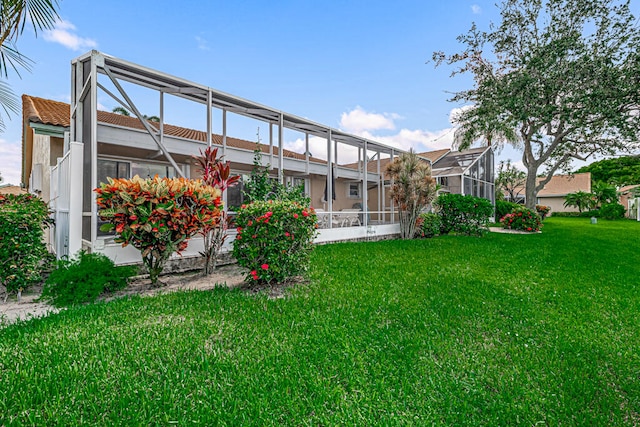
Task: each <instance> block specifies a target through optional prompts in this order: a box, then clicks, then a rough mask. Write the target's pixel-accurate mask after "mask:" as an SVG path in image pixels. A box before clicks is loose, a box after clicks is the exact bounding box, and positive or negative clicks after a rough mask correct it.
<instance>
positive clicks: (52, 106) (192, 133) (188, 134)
mask: <svg viewBox="0 0 640 427" xmlns="http://www.w3.org/2000/svg"><path fill="white" fill-rule="evenodd" d="M22 108H23V116H24V117H25V118H27V119H28V120H29V121H31V122H36V123H43V124H48V125H55V126H63V127H69V126H70V119H69V116H70V111H71V110H70V107H69V104H66V103H64V102H59V101H53V100H50V99H43V98H38V97H35V96H30V95H22ZM98 122H100V123H106V124H110V125H114V126H122V127H126V128H129V129H139V130H145V128H144V126H143V125H142V123H140V120H138V118H137V117H131V116H124V115H122V114H116V113H110V112H107V111H98ZM149 124H150V125H151V126H153V127H154V128H156V129H159V127H160V124H159V123H156V122H149ZM164 133H165V135H168V136H173V137H176V138H184V139H189V140H193V141H200V142H207V133H206V132H204V131H199V130H195V129H189V128H184V127H180V126H174V125H171V124H167V123H165V124H164ZM212 142H213V143H214V144H217V145H222V135H219V134H215V133H214V134H212ZM227 145H228V146H230V147H235V148H241V149H245V150H254V149H255V148H256V143H255V142H252V141H247V140H244V139H238V138H233V137H230V136H227ZM260 148H261V150H262V152H263V153H269V145H266V144H260ZM273 154H274V155H275V156H277V155H278V147H275V146H274V147H273ZM282 155H283V156H284V157H288V158H292V159H298V160H305V156H304V154H300V153H296V152H294V151H291V150H287V149H284V150H282ZM309 160H310V161H312V162H315V163H325V164H326V163H327V162H326V160H322V159H318V158H315V157H310V158H309Z"/></svg>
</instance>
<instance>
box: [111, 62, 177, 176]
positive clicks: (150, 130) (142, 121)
mask: <svg viewBox="0 0 640 427" xmlns="http://www.w3.org/2000/svg"><path fill="white" fill-rule="evenodd" d="M103 70H104V72H105V74H106V75H107V77H109V79H110V80H111V82H112V83H113V85H114V86H115V87H116V88H117V89H118V91H119V92H120V95H122V97H123V98H124V99H125V100H126V101H127V104H128V105H129V107H130V108H131V110H132V111H133V113H134V114H135V115H136V117H138V120H140V123H142V125H143V126H144V127H145V129H146V130H147V132H149V135H151V137H152V138H153V140H154V141H155V142H156V144H158V147H160V149H161V150H162V152H163V153H164V156H165V158H166V159H167V160H168V161H169V163H171V166H173V167H174V169H175V171H176V172H177V173H178V174H179V175H180V176H181V177H183V178H184V177H185V176H184V172H183V171H182V169H181V168H180V167H179V166H178V164H177V163H176V161H175V160H174V159H173V157H172V156H171V153H169V150H167V148H166V147H165V146H164V144H163V143H162V141H160V139H158V137H157V136H156V135H155V130H154V129H152V128H151V126H150V125H149V123H147V121H146V120H145V119H144V117H143V116H142V114H141V113H140V111H139V110H138V108H137V107H136V106H135V104H134V103H133V101H132V100H131V98H129V95H127V92H126V91H125V90H124V89H123V88H122V86H121V85H120V83H119V82H118V80H116V78H115V77H114V76H113V74H112V73H111V71H110V70H109V67H108V66H107V65H105V66H104V67H103Z"/></svg>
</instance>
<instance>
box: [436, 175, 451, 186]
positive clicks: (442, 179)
mask: <svg viewBox="0 0 640 427" xmlns="http://www.w3.org/2000/svg"><path fill="white" fill-rule="evenodd" d="M437 182H438V184H439V185H440V186H441V187H448V186H449V177H448V176H439V177H438V178H437Z"/></svg>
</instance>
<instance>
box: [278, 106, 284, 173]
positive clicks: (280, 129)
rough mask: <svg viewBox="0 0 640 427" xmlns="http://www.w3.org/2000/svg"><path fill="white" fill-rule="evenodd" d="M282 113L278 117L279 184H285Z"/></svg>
mask: <svg viewBox="0 0 640 427" xmlns="http://www.w3.org/2000/svg"><path fill="white" fill-rule="evenodd" d="M283 120H284V118H283V115H282V113H281V114H280V116H279V117H278V182H279V183H280V184H281V185H282V184H284V168H283V166H284V141H283V139H284V123H283Z"/></svg>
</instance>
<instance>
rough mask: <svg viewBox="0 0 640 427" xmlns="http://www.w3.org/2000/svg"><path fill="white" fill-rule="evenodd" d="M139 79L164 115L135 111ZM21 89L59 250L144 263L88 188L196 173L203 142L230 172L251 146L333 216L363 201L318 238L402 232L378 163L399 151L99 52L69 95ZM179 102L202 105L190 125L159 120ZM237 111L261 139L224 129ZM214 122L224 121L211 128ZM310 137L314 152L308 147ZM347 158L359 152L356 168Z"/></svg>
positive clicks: (28, 162)
mask: <svg viewBox="0 0 640 427" xmlns="http://www.w3.org/2000/svg"><path fill="white" fill-rule="evenodd" d="M125 83H126V85H125ZM138 88H142V89H144V91H145V93H146V94H147V96H146V99H145V102H148V101H147V100H148V99H149V98H152V99H155V100H157V101H156V102H157V103H158V107H157V108H158V110H155V109H154V110H152V112H154V113H155V112H156V111H159V114H158V117H159V119H160V120H159V122H157V123H156V122H151V121H148V120H146V118H145V117H144V116H143V115H142V114H141V113H140V111H139V109H138V108H137V104H138V102H139V101H140V100H139V98H136V96H139V92H141V90H138ZM137 90H138V91H137ZM149 93H155V95H152V96H151V97H149V95H148V94H149ZM98 97H111V98H112V99H113V100H115V101H116V102H117V103H118V104H120V105H122V106H124V107H125V108H126V109H127V110H128V111H130V112H132V114H133V116H131V117H128V116H123V115H119V114H114V113H112V112H107V111H100V110H99V109H98V102H97V100H98ZM22 100H23V139H22V143H23V147H22V149H23V164H22V181H23V183H24V185H25V187H27V189H28V190H29V191H30V192H32V193H35V194H38V195H40V196H41V197H42V198H43V199H44V200H45V201H47V202H48V203H50V206H51V208H52V209H53V210H54V215H55V217H56V227H55V230H54V231H53V234H52V236H51V239H50V244H51V249H52V250H53V251H54V252H55V253H56V254H57V255H58V256H65V255H71V254H74V253H76V252H77V251H79V250H80V249H84V250H88V251H94V252H101V253H105V254H106V255H108V256H109V257H111V258H112V259H113V260H114V261H115V262H116V263H117V264H127V263H135V262H139V261H140V254H139V253H137V251H136V250H135V249H133V248H131V247H125V248H122V247H121V246H120V245H119V244H116V243H114V242H113V236H112V235H108V234H105V233H102V232H101V231H100V230H99V225H100V221H99V218H98V215H97V205H96V203H95V193H94V192H93V190H94V189H95V188H96V187H97V186H98V185H99V184H100V182H104V181H105V180H106V179H107V177H131V176H133V175H136V174H137V175H140V176H153V175H155V174H158V175H159V176H168V177H173V176H184V177H191V178H198V176H199V175H198V171H197V169H196V167H195V162H194V160H193V156H197V155H198V154H199V152H200V151H201V150H202V149H204V148H206V147H207V146H213V147H218V148H219V150H220V154H222V155H224V158H225V159H226V160H228V161H230V163H231V169H232V172H233V173H236V174H239V175H241V176H242V177H243V179H246V178H248V176H249V174H250V171H251V169H252V168H253V160H254V150H255V149H256V147H258V148H259V149H260V150H261V152H262V154H263V156H262V163H263V165H264V166H267V165H269V171H270V174H271V177H272V178H273V179H274V180H277V181H278V182H281V183H291V184H300V185H303V186H304V188H305V192H306V193H307V194H308V195H309V196H310V197H311V199H312V205H313V206H314V207H316V208H319V209H324V210H325V211H326V215H330V216H331V217H332V218H334V217H338V219H339V218H340V217H341V215H343V214H342V210H343V209H354V206H356V207H357V208H356V209H362V211H363V213H362V214H360V215H359V216H358V217H357V221H353V220H350V221H349V222H348V223H346V222H345V221H337V222H336V221H330V222H328V223H327V228H326V229H323V230H320V233H319V236H318V239H317V242H330V241H337V240H347V239H379V238H388V237H392V236H395V235H397V234H398V233H399V225H398V224H397V219H398V217H397V208H396V207H395V206H393V204H392V203H391V204H390V203H389V202H388V200H389V198H388V194H387V193H388V183H387V182H385V180H384V176H383V174H384V172H383V171H384V168H383V166H382V165H383V163H384V162H385V161H387V162H388V161H390V159H393V158H394V157H395V156H397V155H399V154H401V153H402V152H403V150H399V149H397V148H394V147H390V146H387V145H384V144H381V143H378V142H376V141H372V140H369V139H366V138H363V137H359V136H355V135H351V134H348V133H346V132H344V131H341V130H338V129H334V128H331V127H329V126H325V125H322V124H319V123H316V122H313V121H310V120H308V119H304V118H301V117H298V116H295V115H292V114H289V113H285V112H283V111H280V110H277V109H274V108H271V107H267V106H264V105H261V104H258V103H255V102H252V101H249V100H246V99H242V98H239V97H235V96H233V95H229V94H226V93H224V92H221V91H218V90H215V89H212V88H210V87H207V86H203V85H200V84H197V83H193V82H189V81H186V80H184V79H181V78H178V77H174V76H170V75H167V74H164V73H162V72H159V71H155V70H151V69H149V68H146V67H143V66H140V65H137V64H133V63H130V62H127V61H124V60H121V59H117V58H114V57H111V56H108V55H105V54H102V53H100V52H97V51H91V52H89V53H87V54H85V55H82V56H81V57H79V58H76V59H75V60H73V61H72V87H71V102H70V104H66V103H62V102H58V101H52V100H47V99H42V98H38V97H34V96H30V95H24V96H23V99H22ZM174 101H176V102H177V101H179V102H181V103H182V104H180V108H182V107H183V106H185V105H186V104H188V106H187V107H189V106H191V105H195V106H196V107H197V108H198V109H201V110H200V111H201V112H202V119H201V120H197V119H194V120H196V121H197V123H198V124H197V125H196V126H176V125H172V124H169V123H166V122H165V110H166V109H167V105H171V102H174ZM187 107H185V108H187ZM145 108H147V107H145ZM214 118H216V119H217V121H216V122H214ZM237 118H240V119H243V120H244V119H246V120H249V123H251V125H250V126H251V128H253V129H255V127H254V126H255V125H258V126H262V127H263V129H264V128H266V129H268V140H267V141H264V142H262V143H261V144H256V143H255V142H252V141H249V140H246V139H241V138H234V137H232V136H230V135H229V133H230V132H229V131H228V128H229V127H232V126H233V123H235V121H236V119H237ZM190 119H193V118H192V117H190ZM214 126H215V128H216V129H219V130H221V132H217V133H214V132H213V131H212V130H213V128H214ZM290 135H293V136H290ZM291 138H297V139H298V140H300V141H303V142H302V146H303V148H302V149H300V150H292V149H288V148H287V147H288V146H287V147H286V146H285V139H287V140H290V139H291ZM311 147H313V150H314V152H316V153H318V155H312V154H311V152H310V148H311ZM354 158H355V159H359V161H358V162H357V163H356V166H355V167H354V166H353V165H352V163H353V160H352V159H354ZM339 159H340V161H339ZM327 194H330V195H332V197H326V195H327ZM242 197H243V196H242V188H241V187H238V188H235V189H233V190H230V191H228V192H226V193H225V202H226V203H225V205H226V206H228V207H230V208H232V207H234V206H237V205H239V204H241V203H242ZM365 213H366V214H365ZM349 215H351V217H352V214H349ZM228 241H229V242H230V241H231V239H229V240H228ZM201 250H202V241H201V240H199V239H196V238H194V239H192V240H191V241H190V243H189V247H188V248H187V250H186V251H185V252H184V253H183V258H184V259H190V258H199V252H200V251H201Z"/></svg>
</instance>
